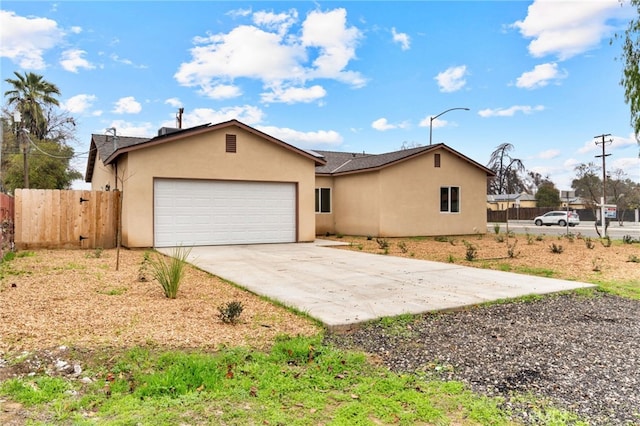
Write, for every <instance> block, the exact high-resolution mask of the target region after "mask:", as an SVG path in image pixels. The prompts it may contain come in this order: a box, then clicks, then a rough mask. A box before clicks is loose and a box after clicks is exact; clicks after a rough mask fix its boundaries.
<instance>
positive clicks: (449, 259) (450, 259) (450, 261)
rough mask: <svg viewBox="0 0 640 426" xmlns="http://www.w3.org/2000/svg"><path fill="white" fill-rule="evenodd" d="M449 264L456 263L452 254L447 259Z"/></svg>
mask: <svg viewBox="0 0 640 426" xmlns="http://www.w3.org/2000/svg"><path fill="white" fill-rule="evenodd" d="M447 262H449V263H455V262H456V258H455V257H453V255H452V254H450V255H449V257H448V258H447Z"/></svg>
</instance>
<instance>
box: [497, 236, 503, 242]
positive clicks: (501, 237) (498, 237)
mask: <svg viewBox="0 0 640 426" xmlns="http://www.w3.org/2000/svg"><path fill="white" fill-rule="evenodd" d="M496 242H498V243H504V236H502V235H496Z"/></svg>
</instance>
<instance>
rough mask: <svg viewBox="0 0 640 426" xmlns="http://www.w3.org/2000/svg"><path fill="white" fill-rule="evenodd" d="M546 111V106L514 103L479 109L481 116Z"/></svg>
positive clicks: (506, 115)
mask: <svg viewBox="0 0 640 426" xmlns="http://www.w3.org/2000/svg"><path fill="white" fill-rule="evenodd" d="M539 111H544V106H542V105H537V106H534V107H532V106H529V105H514V106H512V107H509V108H495V109H491V108H487V109H483V110H481V111H478V115H479V116H480V117H485V118H487V117H513V116H514V115H515V114H516V113H518V112H521V113H523V114H531V113H534V112H539Z"/></svg>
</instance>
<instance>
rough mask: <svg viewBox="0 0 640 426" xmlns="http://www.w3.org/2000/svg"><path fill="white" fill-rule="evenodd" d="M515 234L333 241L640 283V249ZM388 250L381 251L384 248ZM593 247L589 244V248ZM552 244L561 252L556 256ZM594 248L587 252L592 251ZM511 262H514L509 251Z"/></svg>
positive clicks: (576, 277)
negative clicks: (470, 257)
mask: <svg viewBox="0 0 640 426" xmlns="http://www.w3.org/2000/svg"><path fill="white" fill-rule="evenodd" d="M540 238H541V239H540V240H539V239H537V238H536V236H535V235H532V236H529V237H527V236H526V235H517V236H515V237H513V236H512V237H510V238H509V239H507V238H506V236H505V234H504V232H503V233H501V234H499V236H496V235H495V234H485V235H467V236H458V237H446V238H437V239H434V238H385V239H381V240H380V243H378V242H377V241H376V238H373V239H371V240H368V239H367V238H365V237H349V236H344V237H342V238H337V237H332V238H331V239H333V240H336V241H341V242H345V243H350V245H349V246H344V247H342V248H343V249H346V250H355V251H364V252H369V253H378V254H385V253H386V254H387V255H392V256H403V257H412V258H415V259H425V260H434V261H437V262H453V263H456V264H461V265H467V266H474V267H481V268H491V269H497V270H502V271H511V272H522V273H529V274H535V275H542V276H550V277H553V278H561V279H569V280H575V281H584V282H601V281H620V282H623V283H633V282H635V283H640V244H638V243H635V244H623V243H622V242H621V241H612V242H611V246H610V247H606V243H605V242H603V241H601V240H598V239H595V238H594V239H591V240H586V239H584V238H582V237H580V236H577V237H575V238H572V239H567V238H566V237H556V236H553V237H552V236H542V237H540ZM383 240H384V241H383ZM385 241H386V243H387V244H388V248H387V249H384V248H381V244H382V243H384V242H385ZM588 243H589V244H588ZM469 244H470V245H472V246H473V247H474V248H475V249H476V253H475V259H474V260H473V261H468V260H466V256H467V246H468V245H469ZM552 245H555V246H556V247H560V250H562V252H561V253H554V252H553V251H552ZM588 245H589V247H591V248H589V247H588ZM510 250H511V251H512V254H513V257H510V254H509V251H510Z"/></svg>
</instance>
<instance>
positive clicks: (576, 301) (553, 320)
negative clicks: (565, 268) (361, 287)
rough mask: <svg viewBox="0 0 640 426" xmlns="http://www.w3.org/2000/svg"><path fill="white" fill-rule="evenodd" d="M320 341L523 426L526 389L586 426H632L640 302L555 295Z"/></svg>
mask: <svg viewBox="0 0 640 426" xmlns="http://www.w3.org/2000/svg"><path fill="white" fill-rule="evenodd" d="M328 340H329V341H331V342H332V343H334V344H337V345H338V346H341V347H343V348H353V349H361V350H364V351H366V352H368V353H371V354H373V355H374V356H375V357H376V358H379V359H380V362H382V363H383V364H384V365H386V366H387V367H388V368H389V369H391V370H393V371H396V372H427V373H429V374H436V375H437V376H439V377H442V378H443V379H455V380H461V381H463V382H466V383H467V384H468V385H469V386H470V387H471V388H472V389H473V390H475V391H477V392H480V393H482V394H485V395H488V396H503V397H505V408H511V409H513V413H514V416H515V417H516V418H518V419H519V420H521V421H524V422H525V423H528V424H535V423H542V421H540V420H539V419H538V420H536V419H535V416H533V415H532V411H531V407H530V406H527V405H526V404H522V403H519V402H518V399H517V398H515V397H514V396H515V395H516V394H522V393H532V394H534V395H536V396H537V397H540V398H543V399H547V398H549V399H550V400H551V401H552V402H553V403H554V405H555V406H556V407H559V408H563V409H566V410H568V411H570V412H572V413H575V414H577V415H579V416H580V417H581V418H583V419H586V420H587V421H589V423H590V424H592V425H623V424H627V425H640V301H635V300H629V299H623V298H620V297H614V296H609V295H597V296H595V297H588V296H580V295H562V296H551V297H545V298H542V299H539V300H535V301H528V302H517V303H507V304H499V305H492V306H484V307H477V308H471V309H468V310H464V311H460V312H453V313H440V314H428V315H424V316H420V317H417V318H416V319H415V320H414V321H410V322H408V323H403V322H396V323H395V324H394V325H392V326H387V327H384V326H383V325H382V324H381V323H380V322H378V323H371V324H368V325H366V326H363V327H361V328H359V329H357V330H354V331H352V332H350V333H347V334H333V335H330V336H328Z"/></svg>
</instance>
